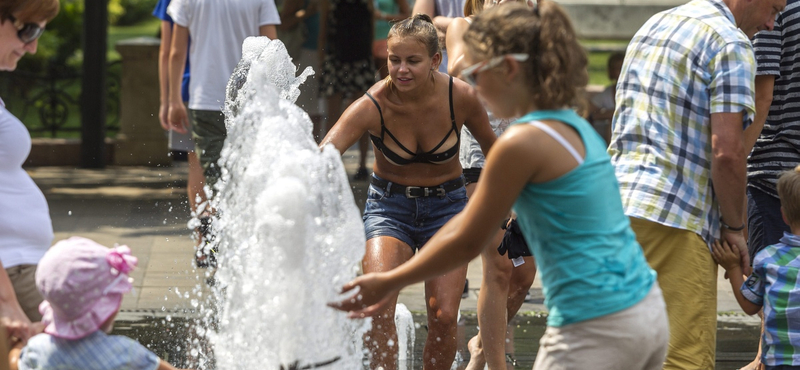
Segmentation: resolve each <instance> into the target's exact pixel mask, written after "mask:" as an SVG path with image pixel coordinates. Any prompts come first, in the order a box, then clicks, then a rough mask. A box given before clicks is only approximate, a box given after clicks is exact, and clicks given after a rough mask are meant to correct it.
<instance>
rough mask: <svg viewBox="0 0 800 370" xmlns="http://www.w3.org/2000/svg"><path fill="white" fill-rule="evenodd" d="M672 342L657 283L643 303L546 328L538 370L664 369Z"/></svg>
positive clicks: (536, 364) (539, 354)
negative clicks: (668, 347)
mask: <svg viewBox="0 0 800 370" xmlns="http://www.w3.org/2000/svg"><path fill="white" fill-rule="evenodd" d="M668 343H669V324H668V323H667V310H666V305H665V304H664V299H663V298H662V296H661V289H660V288H659V286H658V283H655V284H653V287H652V288H651V289H650V293H648V294H647V296H646V297H645V298H644V299H642V301H641V302H639V303H637V304H635V305H633V307H630V308H627V309H625V310H622V311H620V312H616V313H612V314H610V315H605V316H601V317H598V318H596V319H591V320H587V321H582V322H579V323H575V324H570V325H565V326H562V327H547V330H546V331H545V333H544V336H542V339H541V340H540V341H539V353H538V354H537V355H536V363H535V364H534V365H533V369H534V370H579V369H580V370H584V369H593V370H605V369H607V370H623V369H624V370H640V369H641V370H660V369H661V367H662V366H663V365H664V357H665V356H666V355H667V345H668Z"/></svg>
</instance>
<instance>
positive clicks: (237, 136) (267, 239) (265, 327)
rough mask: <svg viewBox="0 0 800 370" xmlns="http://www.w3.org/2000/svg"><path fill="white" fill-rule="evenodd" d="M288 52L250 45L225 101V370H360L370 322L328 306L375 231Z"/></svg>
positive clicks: (220, 208) (219, 220) (220, 218)
mask: <svg viewBox="0 0 800 370" xmlns="http://www.w3.org/2000/svg"><path fill="white" fill-rule="evenodd" d="M295 73H296V67H295V65H294V64H292V62H291V59H290V58H289V55H288V53H287V52H286V48H285V46H284V45H283V44H282V43H281V42H280V41H277V40H274V41H271V40H269V39H267V38H265V37H258V38H256V37H251V38H248V39H247V40H245V42H244V45H243V56H242V60H241V61H240V62H239V65H238V66H237V68H236V70H235V71H234V73H233V75H232V77H231V79H230V81H229V84H228V91H227V96H228V97H227V100H226V102H225V108H226V109H225V110H226V111H225V114H226V127H227V130H228V137H227V139H226V141H225V146H224V148H223V150H222V158H221V159H220V166H221V167H222V178H221V180H220V182H219V184H218V185H217V189H216V193H217V195H216V197H215V199H214V202H213V206H214V208H215V209H216V215H215V219H214V221H213V226H214V227H213V228H214V232H215V233H216V239H215V243H217V247H218V250H219V251H220V252H219V253H220V254H219V272H218V273H217V275H216V280H217V284H216V290H217V294H216V298H217V307H218V313H217V315H218V317H217V320H218V323H217V325H218V328H217V330H215V331H210V332H209V333H208V336H209V337H210V340H211V343H212V344H213V348H214V349H213V351H214V357H215V358H216V364H217V368H219V369H276V370H277V369H279V368H281V367H283V368H295V369H300V368H310V367H313V366H315V365H322V364H326V363H327V364H326V365H325V368H327V369H347V370H353V369H359V368H361V367H362V366H363V364H362V360H363V356H364V353H363V349H362V336H363V333H364V332H366V330H367V329H368V328H369V326H370V324H371V321H369V320H350V319H347V318H346V315H345V314H344V313H342V312H338V311H335V310H333V309H330V308H329V307H327V306H326V305H325V303H326V302H331V301H334V300H336V299H337V298H339V296H338V292H339V289H340V287H341V286H342V285H343V284H344V283H346V282H347V281H349V280H351V279H352V278H354V277H355V276H356V273H357V266H358V265H359V262H360V261H361V257H362V256H363V255H364V245H365V237H364V229H363V224H362V222H361V217H360V214H359V210H358V207H357V206H356V204H355V202H354V200H353V194H352V191H351V189H350V184H349V182H348V179H347V175H346V173H345V170H344V167H343V164H342V161H341V156H340V154H339V151H338V150H336V149H335V148H334V147H332V146H328V147H326V148H324V149H323V150H322V151H320V149H319V148H318V147H317V144H316V143H315V141H314V139H313V137H312V134H311V131H312V129H311V128H312V123H311V121H310V119H309V117H308V115H307V114H306V113H305V112H303V110H302V109H300V108H299V107H297V106H296V105H294V101H295V100H296V99H297V97H298V96H299V94H300V91H299V89H298V86H299V85H300V84H301V83H303V82H304V81H305V79H306V78H307V77H308V76H309V75H311V74H312V73H313V71H312V70H311V68H310V67H308V68H306V70H305V71H303V72H302V73H301V74H300V75H299V76H297V77H296V76H295Z"/></svg>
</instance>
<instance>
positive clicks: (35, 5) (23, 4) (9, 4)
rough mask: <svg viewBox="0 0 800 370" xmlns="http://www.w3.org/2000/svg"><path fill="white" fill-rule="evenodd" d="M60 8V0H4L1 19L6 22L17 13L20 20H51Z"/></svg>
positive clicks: (0, 14) (0, 10)
mask: <svg viewBox="0 0 800 370" xmlns="http://www.w3.org/2000/svg"><path fill="white" fill-rule="evenodd" d="M59 9H60V8H59V4H58V0H2V2H0V19H2V20H3V22H5V21H7V20H9V18H10V17H11V16H13V15H14V14H15V13H16V14H17V15H16V16H14V18H16V19H17V20H18V21H20V22H43V21H45V22H50V21H51V20H52V19H53V18H55V17H56V15H57V14H58V11H59Z"/></svg>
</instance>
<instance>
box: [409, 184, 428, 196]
mask: <svg viewBox="0 0 800 370" xmlns="http://www.w3.org/2000/svg"><path fill="white" fill-rule="evenodd" d="M422 189H423V188H422V187H420V186H406V198H409V199H414V198H419V197H422V195H418V194H411V191H412V190H422ZM426 190H427V189H426ZM426 193H427V192H426ZM426 196H427V194H426Z"/></svg>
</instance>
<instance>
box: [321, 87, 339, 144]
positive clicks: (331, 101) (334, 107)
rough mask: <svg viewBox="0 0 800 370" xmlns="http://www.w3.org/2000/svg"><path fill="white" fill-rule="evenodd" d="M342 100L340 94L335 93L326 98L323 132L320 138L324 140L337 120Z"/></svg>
mask: <svg viewBox="0 0 800 370" xmlns="http://www.w3.org/2000/svg"><path fill="white" fill-rule="evenodd" d="M342 99H343V98H342V94H341V93H336V94H332V95H330V96H328V97H327V99H326V100H325V104H326V108H325V115H326V117H325V132H323V133H322V135H320V137H322V138H324V137H325V135H327V134H328V131H330V130H331V128H333V125H335V124H336V121H338V120H339V115H341V114H342Z"/></svg>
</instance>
